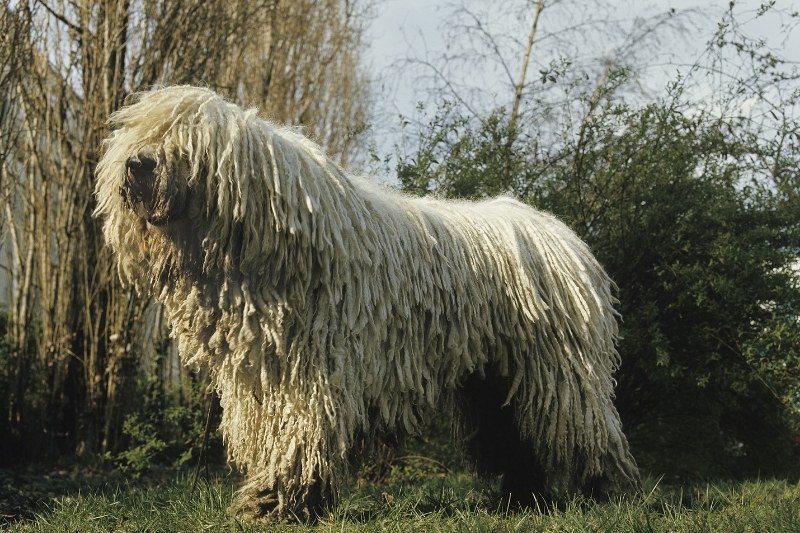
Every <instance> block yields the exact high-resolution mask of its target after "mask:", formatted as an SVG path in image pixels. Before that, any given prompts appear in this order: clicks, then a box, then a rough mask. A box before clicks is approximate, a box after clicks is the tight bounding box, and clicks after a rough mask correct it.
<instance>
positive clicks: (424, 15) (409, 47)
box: [367, 0, 800, 146]
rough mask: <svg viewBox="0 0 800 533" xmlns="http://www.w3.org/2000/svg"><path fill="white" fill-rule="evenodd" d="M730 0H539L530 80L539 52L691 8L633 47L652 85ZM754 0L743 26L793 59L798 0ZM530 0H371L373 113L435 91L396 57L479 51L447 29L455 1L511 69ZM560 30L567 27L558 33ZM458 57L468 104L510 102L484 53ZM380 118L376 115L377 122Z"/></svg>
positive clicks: (695, 45)
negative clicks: (656, 37) (674, 24)
mask: <svg viewBox="0 0 800 533" xmlns="http://www.w3.org/2000/svg"><path fill="white" fill-rule="evenodd" d="M728 3H729V2H728V1H727V0H723V1H716V0H700V1H690V0H660V1H658V0H639V1H637V0H545V10H544V11H543V13H542V16H541V18H540V21H539V30H538V33H537V42H536V45H535V46H534V51H533V54H532V57H531V64H530V66H529V68H528V80H530V79H532V78H534V77H536V76H538V70H539V69H540V68H541V67H542V62H543V63H544V64H545V65H546V64H547V62H548V61H549V60H550V59H552V58H553V57H556V56H558V55H561V54H563V55H565V56H570V57H571V56H580V57H583V58H584V59H587V58H591V57H595V56H598V55H602V53H603V52H605V51H611V50H614V49H616V47H619V46H623V45H624V43H622V42H621V41H619V37H620V36H621V35H623V34H625V33H627V32H630V31H636V30H639V29H641V27H643V26H644V25H646V21H647V19H648V18H649V17H652V16H654V15H656V14H659V13H666V12H667V11H669V10H670V9H671V8H674V9H675V10H677V12H679V13H680V12H682V11H683V10H685V9H694V11H693V12H692V13H691V14H685V15H684V17H685V18H684V19H681V20H684V21H685V24H684V23H682V24H684V25H685V26H686V27H685V28H684V30H683V31H682V32H680V31H679V32H675V33H669V34H666V35H667V38H662V40H661V41H657V42H656V41H654V42H651V43H650V45H649V46H647V47H642V49H634V50H631V53H633V54H635V56H636V59H637V62H638V63H640V66H641V67H642V68H643V72H642V79H643V90H645V91H648V90H649V91H652V93H653V94H657V93H659V92H661V91H662V90H663V87H664V86H665V84H666V83H667V82H668V81H669V80H671V79H673V78H674V76H675V75H676V73H677V72H678V70H679V69H682V70H685V69H686V68H688V65H691V64H692V63H694V62H695V61H696V60H697V59H698V58H699V57H700V55H701V54H702V52H703V49H704V48H705V47H706V44H707V43H708V41H709V40H710V39H711V37H712V35H713V32H714V30H715V28H716V27H717V23H718V22H719V20H720V19H721V17H722V15H723V13H724V11H725V10H726V9H727V7H728ZM762 3H764V2H763V1H761V0H737V2H736V5H735V8H734V12H735V13H737V15H738V16H737V20H739V21H740V22H741V23H743V29H744V30H745V31H746V33H748V34H749V35H750V36H753V37H761V38H764V39H765V40H766V41H767V43H768V44H769V46H770V47H771V48H772V49H774V50H776V51H777V52H779V53H781V54H782V55H784V56H785V57H787V58H789V59H791V60H793V61H796V62H800V28H798V27H797V25H798V23H799V22H800V19H798V18H796V17H795V18H792V17H789V16H787V14H786V12H790V11H800V0H775V6H774V10H773V11H772V12H770V13H769V14H768V15H766V16H763V17H755V14H756V9H757V8H758V7H759V6H760V5H761V4H762ZM533 4H534V1H533V0H379V4H378V6H377V8H376V18H375V19H374V20H373V21H372V24H371V26H370V29H369V31H368V33H367V43H368V45H369V53H368V56H367V57H368V62H369V64H370V67H371V71H372V72H374V73H375V74H376V77H378V78H379V80H380V81H381V84H380V85H381V86H379V87H378V88H377V89H378V91H377V92H378V101H377V105H376V115H377V117H379V118H378V120H377V121H376V122H379V123H381V124H385V125H386V126H387V127H390V126H391V124H390V123H391V122H392V121H393V120H394V121H396V117H397V116H398V115H399V114H403V115H405V116H411V115H413V114H414V112H415V111H414V109H415V106H416V104H417V102H420V101H427V102H429V103H433V102H435V100H436V98H435V94H433V92H434V91H432V90H431V87H430V86H429V84H428V82H427V81H426V80H425V79H421V78H420V74H421V73H422V77H423V78H424V76H425V71H426V68H425V67H418V68H408V67H405V68H403V69H400V68H399V65H401V64H402V63H403V62H404V61H405V60H408V59H410V58H416V59H422V60H428V59H430V60H431V61H432V62H435V59H436V58H437V57H438V56H441V55H442V54H449V55H462V56H465V57H469V56H470V55H472V56H475V55H476V54H477V53H478V52H479V50H478V51H475V50H471V49H469V47H467V48H464V46H465V43H466V42H467V41H466V39H461V40H459V39H458V35H459V34H458V31H460V30H458V29H453V28H454V24H455V23H457V22H458V20H457V19H454V18H453V13H454V10H455V9H456V8H457V7H458V6H461V5H467V6H468V7H469V8H470V9H471V10H472V11H473V12H475V13H476V15H478V16H479V17H480V19H481V22H482V23H485V25H486V28H487V30H489V32H490V33H492V34H493V35H495V36H497V39H498V41H497V42H498V45H499V46H500V47H502V48H503V50H504V55H505V56H506V59H507V63H508V65H507V66H508V70H509V72H510V73H511V74H512V76H513V77H514V78H516V77H517V76H518V74H519V68H520V65H521V60H520V57H521V52H520V51H521V50H522V48H523V47H522V43H523V42H524V41H525V40H526V38H527V32H528V30H529V28H530V21H531V17H532V14H533ZM781 11H782V12H783V13H782V12H781ZM462 20H463V19H462ZM598 20H606V21H612V20H613V21H614V22H613V23H611V22H608V25H607V26H606V29H605V33H602V32H601V31H599V30H596V29H591V28H592V25H593V24H595V23H596V22H597V21H598ZM574 24H583V25H585V27H586V28H587V29H586V30H585V31H584V30H580V31H579V32H578V33H572V34H564V33H563V32H562V30H563V29H564V28H568V27H570V26H572V25H574ZM582 27H584V26H582ZM787 28H793V30H792V31H790V32H789V35H790V39H789V40H788V41H786V42H784V41H782V40H781V38H779V37H780V36H782V35H784V34H785V33H786V32H785V31H782V29H784V30H785V29H787ZM448 32H450V36H449V38H448V36H447V34H448ZM593 32H594V33H593ZM548 34H550V35H548ZM454 35H455V36H456V38H455V40H456V45H455V46H454V47H453V46H451V48H450V49H448V48H447V44H448V43H450V44H451V45H452V44H453V40H454V38H453V36H454ZM560 35H567V37H565V38H563V39H562V40H559V39H560V37H559V36H560ZM540 37H541V39H542V42H541V43H540V42H539V39H540ZM583 39H586V40H585V41H584V40H583ZM579 41H580V42H579ZM604 48H608V50H605V49H604ZM634 48H635V47H634ZM537 52H538V53H539V55H538V56H537ZM462 60H464V63H463V64H464V65H465V66H464V67H463V68H458V67H457V68H455V69H454V70H453V71H452V72H451V73H450V76H452V77H454V78H456V79H454V80H453V81H454V83H455V84H456V86H457V87H458V88H459V90H460V91H463V94H464V95H466V98H465V99H466V100H468V101H469V102H470V104H472V105H475V107H480V106H481V105H482V104H485V105H486V106H487V107H488V108H491V107H494V106H496V105H499V104H505V103H510V101H511V98H512V96H513V89H512V87H511V85H510V84H509V82H508V78H509V76H508V75H507V74H506V73H505V72H504V71H503V70H502V69H500V67H498V65H497V63H496V62H492V61H491V59H490V60H485V61H483V62H482V63H481V62H480V61H478V63H479V65H475V64H470V63H469V62H467V60H466V59H464V57H462ZM428 74H430V70H428ZM380 128H381V125H380V124H378V127H377V129H378V130H379V129H380ZM390 129H391V128H390ZM376 133H377V134H378V136H379V137H380V138H382V141H381V142H379V145H384V146H385V145H386V141H388V140H390V139H392V138H393V135H395V134H396V133H397V132H396V131H395V132H394V133H392V132H391V131H386V132H381V131H376ZM393 142H395V141H393Z"/></svg>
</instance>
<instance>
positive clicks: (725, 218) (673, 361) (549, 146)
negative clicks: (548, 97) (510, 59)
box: [397, 13, 800, 476]
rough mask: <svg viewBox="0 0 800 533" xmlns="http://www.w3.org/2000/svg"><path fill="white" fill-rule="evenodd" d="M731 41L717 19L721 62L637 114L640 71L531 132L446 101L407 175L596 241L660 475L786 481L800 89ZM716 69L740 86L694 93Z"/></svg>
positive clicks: (637, 420) (755, 47)
mask: <svg viewBox="0 0 800 533" xmlns="http://www.w3.org/2000/svg"><path fill="white" fill-rule="evenodd" d="M728 16H732V15H730V13H728V14H726V17H728ZM725 20H727V19H725ZM736 28H737V26H736V25H735V24H733V23H728V24H721V25H720V27H719V29H718V32H717V33H716V34H715V35H714V37H713V38H712V40H711V44H710V48H709V58H710V62H709V64H708V65H706V66H703V65H698V66H696V67H695V68H694V69H692V70H691V72H690V74H691V75H692V76H694V77H692V78H688V79H687V78H683V79H679V80H678V81H677V82H675V83H673V84H672V85H671V87H670V88H669V90H668V91H667V93H666V95H665V96H663V97H661V98H659V99H658V100H656V101H653V102H650V103H646V104H642V105H632V104H627V103H625V102H624V101H623V99H622V98H621V97H620V95H621V94H625V93H624V92H622V89H621V88H624V87H626V86H627V85H626V84H628V83H629V81H630V76H631V75H632V74H631V71H630V70H628V69H626V68H614V67H609V68H608V69H607V70H606V72H605V75H603V76H602V77H601V81H600V83H599V84H597V85H595V86H591V85H589V86H584V87H583V88H577V87H573V88H572V89H571V90H572V91H573V93H572V94H573V96H574V99H571V100H569V101H567V102H564V103H561V104H551V105H550V106H545V107H542V108H534V109H530V108H529V109H528V110H527V114H523V117H525V116H527V117H528V121H527V122H526V120H514V117H513V116H512V115H513V114H512V113H509V112H507V111H506V110H505V108H503V107H499V108H497V109H495V110H494V111H493V112H492V113H490V114H484V115H479V116H478V117H475V116H474V115H473V114H472V113H473V110H469V109H466V108H464V107H461V106H459V104H458V103H457V102H455V103H449V104H445V105H443V106H441V107H440V108H439V110H438V112H437V113H436V114H434V116H433V117H432V119H431V120H430V122H429V123H428V124H427V126H426V127H424V128H422V129H421V130H419V133H418V137H417V139H418V144H417V148H416V150H415V151H414V153H412V154H411V155H403V154H401V155H400V156H399V163H398V166H397V170H398V176H399V178H400V181H401V184H402V185H403V187H404V188H405V189H406V190H409V191H410V192H414V193H417V194H428V193H434V194H438V195H441V196H448V197H469V198H482V197H487V196H492V195H496V194H507V193H511V194H514V195H515V196H517V197H519V198H521V199H524V200H526V201H528V202H530V203H532V204H534V205H535V206H537V207H540V208H542V209H545V210H549V211H551V212H553V213H555V214H557V215H558V216H560V217H561V218H562V219H564V220H565V222H567V223H568V224H569V225H570V226H571V227H573V228H574V229H575V230H576V231H577V232H578V233H579V234H580V235H581V236H582V237H583V238H584V239H585V240H586V241H587V242H588V243H589V245H590V247H591V248H592V249H593V251H594V252H595V254H596V255H597V256H598V258H599V259H600V261H601V263H602V264H604V265H605V267H606V268H607V270H608V271H609V273H610V274H611V276H612V278H614V279H615V280H616V282H617V284H618V286H619V299H620V305H619V309H620V312H621V314H622V322H621V335H620V342H619V350H620V353H621V355H622V358H623V365H622V368H621V370H620V371H619V373H618V381H619V385H618V389H617V395H618V398H617V404H618V406H619V409H620V413H621V415H622V418H623V421H624V423H625V424H626V428H627V432H628V434H629V437H630V440H631V443H632V446H633V447H634V454H635V455H636V456H637V457H638V458H639V460H640V462H641V463H642V466H644V467H645V468H646V469H647V470H650V471H655V472H658V473H664V472H666V473H672V474H676V475H681V476H687V475H699V476H709V475H747V474H757V473H759V472H769V471H771V472H778V471H782V470H785V469H786V468H787V467H788V466H791V465H792V464H794V463H793V459H794V458H796V455H793V454H796V453H797V449H796V444H793V443H792V438H793V435H796V434H797V429H798V427H800V425H798V424H800V401H798V400H799V399H800V397H799V396H798V390H800V358H799V357H798V351H797V348H798V347H800V343H798V341H800V321H799V320H798V317H800V292H799V289H800V287H799V286H798V278H797V268H796V265H797V256H798V251H800V224H798V222H797V221H798V220H800V219H799V218H798V214H800V213H798V210H799V209H800V203H798V201H797V190H798V186H799V185H800V183H799V182H798V181H797V179H798V176H799V175H800V174H798V172H797V169H798V165H799V164H800V153H798V148H797V146H798V143H797V142H796V140H797V139H798V133H799V132H800V129H798V122H797V119H796V117H795V116H794V115H792V113H791V111H789V112H786V110H791V109H796V107H794V106H795V104H796V102H797V98H798V92H797V91H796V90H795V91H792V90H787V86H788V87H789V88H791V84H792V83H793V82H794V81H795V80H797V79H798V78H797V73H796V71H794V72H793V71H792V68H791V66H790V65H789V64H788V63H785V62H782V61H780V60H779V59H778V58H777V57H776V56H774V55H773V54H771V53H769V52H767V51H765V50H764V49H763V44H761V45H759V43H756V42H754V41H752V40H749V39H747V38H746V36H745V35H743V34H742V33H740V32H739V31H738V30H736ZM734 30H736V31H734ZM730 43H734V44H730ZM729 45H730V46H732V47H733V49H734V50H736V51H738V53H737V54H733V55H730V54H729V53H728V49H729V48H728V46H729ZM739 54H741V55H739ZM736 61H738V62H737V63H736V65H737V69H736V70H733V69H731V68H729V67H730V64H731V63H730V62H736ZM745 67H747V68H745ZM720 72H726V73H730V72H734V73H738V74H735V75H725V76H723V78H724V80H723V81H721V82H719V83H718V84H716V85H714V87H715V91H714V92H713V94H711V95H708V94H707V93H706V94H702V98H701V97H698V96H697V95H698V94H701V93H698V92H696V91H697V88H698V86H699V84H695V82H696V81H697V78H705V77H706V76H708V75H710V76H714V77H716V76H719V75H720V74H719V73H720ZM764 80H770V81H769V83H766V82H765V81H764ZM747 99H750V100H749V102H750V104H751V105H750V106H748V107H747V108H744V107H743V106H742V105H741V102H742V101H744V100H747ZM553 105H557V106H562V109H561V110H555V111H552V110H551V107H552V106H553ZM564 108H567V109H569V110H570V112H569V113H567V112H563V109H564ZM745 109H748V110H749V112H748V113H745V112H743V110H745ZM575 110H580V112H579V113H575ZM781 110H783V111H781ZM534 112H536V113H540V114H542V115H544V116H560V117H570V116H571V117H577V118H576V119H574V120H565V122H564V123H563V125H562V127H561V128H559V130H558V132H557V133H556V134H555V135H554V134H553V132H552V130H550V131H545V132H542V131H537V130H535V129H532V128H531V124H532V122H536V121H535V120H534V118H535V115H533V114H532V113H534ZM686 443H692V444H691V445H687V444H686Z"/></svg>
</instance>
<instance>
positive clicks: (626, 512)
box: [4, 473, 800, 533]
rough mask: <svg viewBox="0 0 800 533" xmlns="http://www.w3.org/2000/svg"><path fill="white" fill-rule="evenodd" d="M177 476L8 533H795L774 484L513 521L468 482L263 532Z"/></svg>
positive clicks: (97, 497) (578, 506) (95, 493)
mask: <svg viewBox="0 0 800 533" xmlns="http://www.w3.org/2000/svg"><path fill="white" fill-rule="evenodd" d="M191 486H192V483H191V480H190V478H189V477H187V476H185V475H184V476H179V477H177V479H173V480H171V481H166V482H160V483H154V484H152V485H148V484H146V483H145V484H142V483H137V484H135V485H134V484H128V483H125V482H122V483H121V484H120V483H118V484H116V485H113V486H111V485H108V486H105V487H103V488H99V489H94V490H91V491H87V492H82V491H81V492H74V493H72V494H69V495H62V496H56V497H55V498H53V499H52V500H50V501H49V502H45V503H42V504H41V505H40V506H39V508H38V509H37V510H35V511H34V512H35V514H32V515H30V516H29V517H28V518H27V519H23V520H20V519H16V520H14V521H11V522H7V523H6V524H5V525H4V529H7V530H8V531H14V532H22V531H42V532H48V533H49V532H57V531H65V532H66V531H69V532H72V531H80V532H84V531H103V532H105V531H130V532H143V531H154V532H155V531H158V532H161V531H191V532H200V531H266V530H268V531H306V530H314V531H337V532H339V531H398V532H401V531H402V532H407V531H412V532H423V531H424V532H429V531H492V532H500V531H553V532H569V531H591V532H597V531H631V532H650V531H664V532H667V531H670V532H691V531H698V532H699V531H720V532H726V533H727V532H737V531H741V532H745V531H752V532H762V531H770V532H787V533H789V532H791V533H797V532H799V531H800V485H799V484H792V483H787V482H786V481H780V480H765V481H758V482H743V483H715V484H700V485H695V486H692V487H678V486H667V485H664V484H661V483H657V482H656V481H655V480H647V481H646V482H645V492H644V494H642V495H641V496H640V497H637V498H634V499H632V500H629V501H621V502H612V503H603V504H598V503H594V502H590V501H583V500H575V501H573V502H571V503H569V504H568V505H566V506H564V508H562V509H540V510H531V511H526V512H509V511H508V510H506V509H503V508H498V507H497V504H492V503H491V502H492V501H493V500H492V498H491V497H490V496H489V495H488V494H489V493H488V492H487V491H486V489H485V487H483V486H482V485H480V484H478V483H477V482H476V481H475V480H474V479H473V478H472V477H471V476H469V475H467V474H464V473H450V474H444V475H442V476H439V477H426V478H422V479H421V480H418V481H417V482H410V481H404V482H403V484H389V485H371V484H367V483H362V484H361V485H360V486H357V487H355V488H354V489H353V490H352V492H351V493H350V494H349V495H348V496H347V497H346V498H345V499H344V500H343V501H342V502H341V503H340V504H339V505H338V506H337V507H336V508H335V509H334V510H333V511H332V513H331V514H330V516H329V517H328V518H326V519H325V520H323V521H322V522H321V523H319V524H317V525H316V526H303V525H300V526H298V525H294V526H291V525H282V526H278V527H276V526H275V525H272V526H271V527H269V528H267V527H265V526H263V525H262V526H259V525H254V524H250V523H247V522H242V521H240V520H236V519H234V518H231V517H230V516H228V514H227V513H226V508H227V506H228V504H229V503H230V501H231V498H232V495H233V491H234V483H233V482H232V481H231V480H230V479H225V478H218V479H216V480H212V481H211V482H210V483H208V482H204V481H203V482H200V483H199V484H198V487H197V490H196V491H195V493H194V494H192V492H191Z"/></svg>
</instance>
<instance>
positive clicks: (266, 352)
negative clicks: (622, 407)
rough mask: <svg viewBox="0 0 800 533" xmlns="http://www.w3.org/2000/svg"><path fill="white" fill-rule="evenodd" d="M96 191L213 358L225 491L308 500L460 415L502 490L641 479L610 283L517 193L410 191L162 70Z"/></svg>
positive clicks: (523, 493) (128, 265)
mask: <svg viewBox="0 0 800 533" xmlns="http://www.w3.org/2000/svg"><path fill="white" fill-rule="evenodd" d="M110 123H111V124H112V125H113V127H114V128H115V129H114V131H113V133H112V134H111V136H110V137H109V138H108V139H107V140H106V142H105V144H104V154H103V157H102V159H101V161H100V162H99V164H98V166H97V187H96V195H97V203H98V205H97V210H96V214H98V215H100V216H101V217H102V218H103V219H104V226H103V229H104V233H105V238H106V241H107V242H108V244H109V245H110V246H111V247H112V248H113V249H114V251H115V252H116V255H117V258H118V265H119V273H120V275H121V277H122V278H123V280H125V281H127V282H130V283H132V284H134V285H135V286H136V287H137V288H139V289H140V290H143V291H145V292H150V293H151V294H153V295H155V296H156V297H157V299H158V300H159V301H160V302H163V303H164V305H165V306H166V309H167V312H168V316H169V320H170V322H171V325H172V330H173V334H174V336H175V338H176V339H177V342H178V349H179V351H180V354H181V357H182V359H183V361H184V362H185V363H186V364H187V365H192V366H194V367H200V366H206V367H208V368H209V369H210V371H211V376H212V380H213V385H214V387H216V390H217V391H218V393H219V395H220V399H221V404H222V408H223V415H222V422H221V428H222V433H223V435H224V438H225V441H226V443H227V449H228V454H229V457H230V459H231V460H233V461H234V462H235V463H236V464H237V465H240V466H241V467H243V469H244V470H245V471H246V475H247V482H246V485H245V486H244V487H243V488H242V489H241V490H240V491H239V493H238V496H237V503H236V504H235V507H236V509H238V510H239V511H241V512H244V513H246V514H248V515H251V516H264V517H268V518H278V519H287V518H292V517H300V518H302V517H314V516H317V515H318V514H319V513H321V512H324V510H325V508H326V507H327V506H329V505H330V504H332V503H333V502H335V500H336V498H337V496H338V495H339V493H340V490H341V489H342V488H343V486H344V485H345V483H346V482H347V480H348V479H349V475H348V474H350V473H351V472H352V471H353V469H354V468H357V465H358V459H359V457H361V456H362V455H363V451H364V450H363V447H364V443H365V442H370V441H374V440H375V439H376V438H379V437H383V436H388V435H399V436H403V435H408V434H419V433H420V431H422V430H423V428H424V426H425V423H426V422H427V421H430V420H431V418H432V417H433V416H434V415H435V414H436V413H444V414H445V416H443V417H441V418H444V419H453V420H456V421H459V422H460V424H459V426H460V428H461V430H462V431H463V433H461V435H462V436H463V440H464V441H465V447H466V449H467V451H468V452H469V453H470V454H471V455H472V456H473V458H474V460H475V462H476V464H477V467H478V469H479V470H481V471H483V472H485V473H490V474H492V473H494V474H501V475H502V481H501V490H502V491H503V492H504V493H505V494H506V495H508V496H509V497H511V498H512V499H513V500H514V501H517V502H521V503H526V502H530V501H531V499H532V497H534V496H542V497H548V498H560V497H563V496H566V495H568V494H570V493H574V492H584V493H590V494H594V495H608V494H618V493H621V492H625V491H628V490H635V489H636V488H637V486H638V484H639V474H638V471H637V468H636V465H635V463H634V460H633V458H632V457H631V454H630V452H629V449H628V444H627V441H626V439H625V436H624V435H623V433H622V428H621V425H620V419H619V415H618V414H617V411H616V409H615V407H614V405H613V404H612V397H613V387H614V380H613V378H612V373H613V372H614V370H615V368H616V367H617V366H618V364H619V356H618V354H617V352H616V350H615V346H614V341H615V335H616V333H617V324H616V318H615V311H614V309H613V307H612V304H613V302H614V298H613V296H612V292H611V291H612V282H611V281H610V280H609V278H608V277H607V275H606V274H605V272H604V271H603V269H602V268H601V266H600V265H599V264H598V263H597V261H596V260H595V259H594V257H593V256H592V254H591V253H590V252H589V250H588V248H587V246H586V245H585V244H584V243H583V242H582V241H581V240H580V239H579V238H578V237H577V236H576V235H575V234H574V233H573V232H572V231H570V230H569V229H568V228H567V227H566V226H565V225H564V224H562V223H561V222H559V221H558V220H556V219H555V218H554V217H552V216H550V215H548V214H545V213H542V212H539V211H536V210H534V209H532V208H530V207H528V206H526V205H524V204H522V203H520V202H517V201H515V200H513V199H510V198H498V199H495V200H490V201H486V202H477V203H470V202H450V201H442V200H436V199H431V198H413V197H409V196H406V195H403V194H401V193H399V192H396V191H393V190H391V189H389V188H386V187H383V186H380V185H378V184H376V183H373V182H371V181H370V180H368V179H364V178H359V177H356V176H351V175H349V174H347V173H345V172H343V171H342V170H341V169H340V168H339V167H337V166H336V165H335V164H334V163H332V162H331V161H330V160H329V159H328V158H327V157H326V156H325V154H324V153H323V152H322V150H321V149H320V147H319V146H317V145H316V144H314V143H313V142H311V141H309V140H308V139H306V138H305V137H303V136H301V135H300V134H298V133H297V132H295V131H293V130H291V129H286V128H282V127H279V126H276V125H275V124H273V123H271V122H269V121H267V120H264V119H262V118H259V117H258V116H257V114H256V111H255V110H253V109H250V110H244V109H241V108H240V107H238V106H236V105H234V104H232V103H229V102H227V101H225V100H224V99H223V98H221V97H220V96H218V95H217V94H215V93H214V92H212V91H210V90H207V89H202V88H194V87H185V86H183V87H169V88H165V89H161V90H155V91H152V92H149V93H145V94H142V95H140V96H139V98H138V101H136V102H135V103H134V104H132V105H130V106H127V107H124V108H122V109H120V110H119V111H117V112H116V113H114V114H113V115H112V117H111V118H110Z"/></svg>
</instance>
